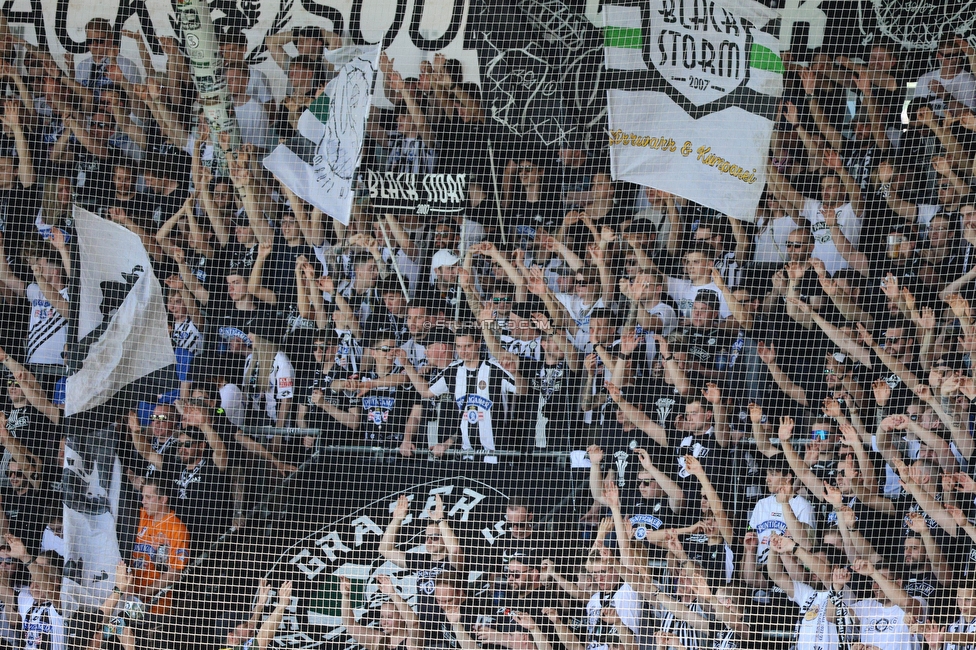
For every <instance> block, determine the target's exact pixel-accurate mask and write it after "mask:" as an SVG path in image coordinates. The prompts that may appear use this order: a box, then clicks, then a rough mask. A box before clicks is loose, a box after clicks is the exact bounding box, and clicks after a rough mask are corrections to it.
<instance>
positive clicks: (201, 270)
mask: <svg viewBox="0 0 976 650" xmlns="http://www.w3.org/2000/svg"><path fill="white" fill-rule="evenodd" d="M225 261H226V260H223V259H221V257H220V255H219V254H218V255H214V256H211V257H207V256H206V255H204V254H203V253H197V252H196V251H193V250H190V251H187V253H186V263H187V265H188V266H189V267H190V272H191V273H193V277H195V278H196V279H197V281H198V282H199V283H200V284H202V285H203V288H204V289H206V290H207V292H208V293H209V294H210V300H209V301H208V303H207V304H208V305H210V306H212V305H216V304H220V303H221V302H222V301H223V298H224V296H225V295H226V293H227V280H226V278H227V271H226V267H225V264H224V262H225ZM245 279H246V278H245Z"/></svg>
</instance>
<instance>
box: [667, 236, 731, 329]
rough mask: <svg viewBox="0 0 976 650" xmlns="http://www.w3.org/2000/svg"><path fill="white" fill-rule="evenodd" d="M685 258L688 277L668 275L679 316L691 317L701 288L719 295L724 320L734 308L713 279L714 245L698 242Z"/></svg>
mask: <svg viewBox="0 0 976 650" xmlns="http://www.w3.org/2000/svg"><path fill="white" fill-rule="evenodd" d="M683 259H684V270H685V275H687V279H686V278H675V277H670V276H669V277H668V295H669V296H671V298H672V300H674V301H675V302H676V303H677V305H678V316H680V317H681V318H684V319H689V318H691V309H692V307H693V306H694V304H695V298H696V297H697V296H698V292H699V290H701V289H707V290H709V291H714V292H715V294H716V295H717V296H718V301H719V318H721V319H722V320H724V319H726V318H728V317H729V316H731V315H732V310H731V309H729V304H728V302H726V300H725V297H724V296H723V295H722V292H721V291H720V290H719V288H718V285H716V284H715V283H714V282H713V281H712V269H713V268H715V251H714V250H713V249H712V247H711V246H709V245H708V244H704V243H698V244H697V245H695V246H694V247H692V248H690V249H688V250H687V251H685V254H684V258H683Z"/></svg>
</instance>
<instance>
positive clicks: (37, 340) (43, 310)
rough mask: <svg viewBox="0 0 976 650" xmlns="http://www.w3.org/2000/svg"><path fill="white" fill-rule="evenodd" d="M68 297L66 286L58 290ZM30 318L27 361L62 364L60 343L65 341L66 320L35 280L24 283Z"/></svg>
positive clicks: (61, 344) (66, 335)
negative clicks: (25, 284) (27, 283)
mask: <svg viewBox="0 0 976 650" xmlns="http://www.w3.org/2000/svg"><path fill="white" fill-rule="evenodd" d="M59 294H60V295H61V297H62V298H64V299H65V300H68V289H67V287H66V288H64V289H61V291H60V292H59ZM27 301H28V302H29V303H30V309H31V311H30V321H29V323H28V326H27V350H26V356H27V362H28V363H49V364H55V365H64V358H63V357H62V356H61V355H62V353H63V352H64V345H65V343H67V341H68V322H67V321H66V320H65V317H64V315H62V314H60V313H58V311H57V310H56V309H55V308H54V306H53V305H52V304H51V303H50V301H48V299H47V298H45V297H44V294H43V293H42V292H41V288H40V287H39V286H37V284H35V283H33V282H32V283H31V284H29V285H27Z"/></svg>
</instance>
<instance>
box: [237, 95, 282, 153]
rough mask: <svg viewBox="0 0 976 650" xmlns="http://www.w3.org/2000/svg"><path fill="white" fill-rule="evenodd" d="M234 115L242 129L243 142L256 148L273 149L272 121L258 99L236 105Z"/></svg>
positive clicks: (253, 98)
mask: <svg viewBox="0 0 976 650" xmlns="http://www.w3.org/2000/svg"><path fill="white" fill-rule="evenodd" d="M234 115H236V116H237V124H238V126H239V127H240V129H241V140H242V141H244V142H247V143H248V144H253V145H254V146H255V147H260V148H262V149H271V148H272V147H274V146H275V141H274V137H272V134H271V120H270V119H269V118H268V113H267V111H266V110H265V108H264V104H262V103H261V102H260V101H259V100H258V99H257V98H256V97H253V96H252V97H251V98H250V99H248V100H247V102H246V103H244V104H240V105H238V104H235V105H234Z"/></svg>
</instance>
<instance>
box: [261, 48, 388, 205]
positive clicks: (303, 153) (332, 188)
mask: <svg viewBox="0 0 976 650" xmlns="http://www.w3.org/2000/svg"><path fill="white" fill-rule="evenodd" d="M344 49H346V50H348V51H347V53H346V54H347V56H346V58H347V59H348V60H347V62H346V63H345V64H344V65H342V67H340V68H339V69H338V70H337V74H336V77H335V78H334V79H333V80H332V81H330V82H329V85H328V86H327V87H326V89H325V92H324V93H322V94H321V95H320V96H319V97H317V98H316V99H315V101H313V102H312V104H311V105H310V106H309V107H308V109H306V110H305V112H304V113H302V116H301V117H300V118H299V120H298V132H299V133H300V134H301V135H300V136H299V137H297V138H293V139H292V140H290V141H288V142H286V143H284V144H279V145H278V146H277V147H276V148H275V150H274V151H272V152H271V154H270V155H268V157H267V158H265V159H264V166H265V167H266V168H267V169H268V170H269V171H270V172H271V173H272V174H274V175H275V176H276V177H277V178H278V180H280V181H281V182H282V183H284V184H285V185H287V186H288V187H289V189H291V191H292V192H294V193H295V194H297V195H298V196H299V197H301V198H302V199H304V200H305V201H308V202H309V203H311V204H312V205H314V206H315V207H317V208H318V209H319V210H321V211H322V212H324V213H325V214H327V215H329V216H330V217H332V218H333V219H335V220H337V221H339V222H341V223H343V224H348V223H349V213H350V211H351V210H352V199H353V191H352V183H353V180H354V179H355V175H356V169H357V168H358V167H359V160H360V158H361V156H362V152H363V138H364V137H365V133H366V117H367V115H368V114H369V106H370V102H371V100H372V97H373V82H374V80H375V79H376V67H377V64H378V63H379V56H380V48H379V46H378V45H368V46H349V47H347V48H344Z"/></svg>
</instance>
